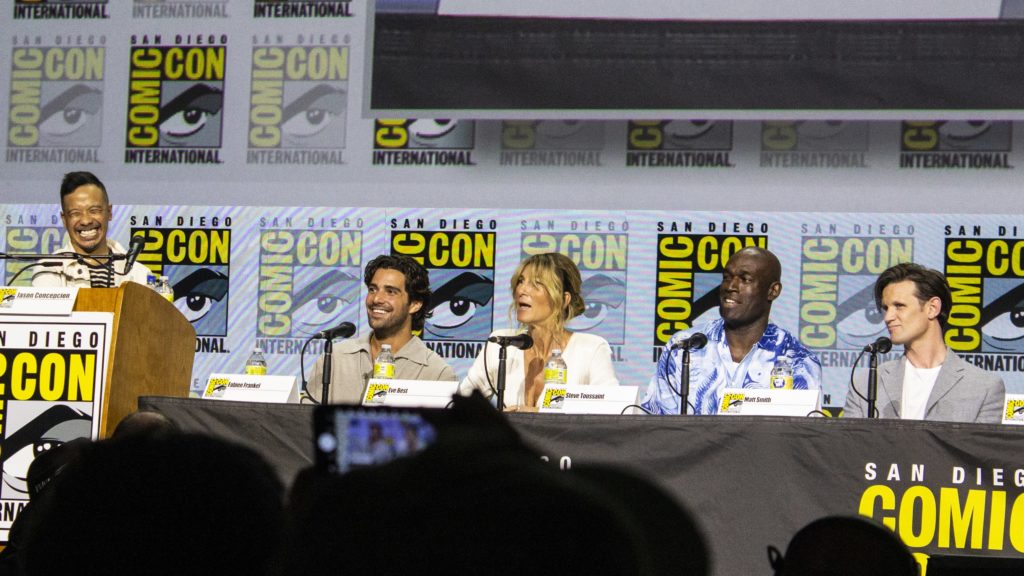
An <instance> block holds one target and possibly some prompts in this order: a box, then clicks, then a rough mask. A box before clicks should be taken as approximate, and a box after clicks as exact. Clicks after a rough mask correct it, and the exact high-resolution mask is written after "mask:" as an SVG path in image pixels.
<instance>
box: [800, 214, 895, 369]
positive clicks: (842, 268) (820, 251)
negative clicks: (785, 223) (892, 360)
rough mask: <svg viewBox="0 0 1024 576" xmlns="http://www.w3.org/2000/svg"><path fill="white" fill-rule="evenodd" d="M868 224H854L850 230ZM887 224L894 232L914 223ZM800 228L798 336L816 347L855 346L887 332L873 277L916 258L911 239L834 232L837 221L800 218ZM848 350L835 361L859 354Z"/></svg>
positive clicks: (863, 228)
mask: <svg viewBox="0 0 1024 576" xmlns="http://www.w3.org/2000/svg"><path fill="white" fill-rule="evenodd" d="M868 228H869V226H868V225H855V226H854V227H853V230H852V231H853V232H854V234H860V233H863V232H864V231H866V230H867V229H868ZM890 228H891V232H892V234H893V235H894V236H899V235H900V234H905V235H908V236H912V235H913V233H914V228H913V226H902V227H901V226H899V225H895V226H891V227H890ZM801 231H802V232H803V233H804V234H805V235H804V236H801V238H800V322H799V327H800V341H801V342H803V343H804V344H806V345H807V346H809V347H810V348H815V349H818V350H824V349H830V350H852V351H856V352H859V351H860V350H861V349H863V347H864V346H865V345H866V344H869V343H871V342H873V341H874V340H875V338H878V337H879V336H884V335H886V334H887V329H886V326H885V322H884V321H883V319H882V313H881V312H880V311H879V310H878V306H877V305H876V303H875V293H874V288H875V280H877V279H878V275H879V274H881V273H882V272H884V271H885V270H886V269H888V268H889V267H891V266H894V265H896V264H900V263H903V262H913V261H914V239H913V238H908V237H894V236H870V235H863V236H859V235H858V236H854V235H850V236H844V235H838V234H837V232H838V227H837V226H836V225H835V224H810V223H804V224H803V225H802V227H801ZM846 356H849V357H845V356H844V358H843V360H842V361H837V362H835V363H834V364H836V365H840V366H842V367H847V368H848V367H850V366H852V365H853V362H854V360H855V359H856V356H857V354H853V355H846ZM826 358H830V357H826ZM830 363H831V362H827V363H826V365H828V364H830Z"/></svg>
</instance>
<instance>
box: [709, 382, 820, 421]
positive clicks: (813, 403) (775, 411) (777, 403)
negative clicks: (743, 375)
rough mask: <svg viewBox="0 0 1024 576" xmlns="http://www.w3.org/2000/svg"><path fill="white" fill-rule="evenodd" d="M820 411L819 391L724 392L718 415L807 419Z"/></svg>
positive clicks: (742, 390) (766, 390) (755, 389)
mask: <svg viewBox="0 0 1024 576" xmlns="http://www.w3.org/2000/svg"><path fill="white" fill-rule="evenodd" d="M820 409H821V394H820V393H819V391H818V390H784V389H770V388H726V389H725V390H723V391H722V404H721V405H720V406H719V407H718V413H719V414H725V415H729V416H737V415H743V416H807V415H808V414H810V413H811V412H814V411H815V410H820Z"/></svg>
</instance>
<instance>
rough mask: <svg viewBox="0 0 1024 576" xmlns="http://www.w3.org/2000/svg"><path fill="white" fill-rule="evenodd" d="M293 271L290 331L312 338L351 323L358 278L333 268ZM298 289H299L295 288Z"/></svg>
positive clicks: (357, 291)
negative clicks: (345, 323)
mask: <svg viewBox="0 0 1024 576" xmlns="http://www.w3.org/2000/svg"><path fill="white" fill-rule="evenodd" d="M324 270H325V269H324V268H321V267H306V268H297V269H296V270H295V280H294V282H295V286H296V288H297V290H296V291H295V292H294V293H293V294H292V310H291V317H292V331H293V332H297V333H298V334H304V335H306V336H312V335H313V334H316V333H317V332H320V331H321V330H326V329H328V328H332V327H334V326H337V325H338V324H340V323H341V322H344V321H347V322H352V323H355V321H356V315H357V313H358V306H349V304H351V303H352V302H354V301H356V300H357V299H358V298H359V277H357V276H353V275H352V274H349V273H347V272H343V271H341V270H337V269H330V270H327V271H326V272H325V271H324ZM300 286H301V288H299V287H300Z"/></svg>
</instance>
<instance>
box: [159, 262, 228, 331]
mask: <svg viewBox="0 0 1024 576" xmlns="http://www.w3.org/2000/svg"><path fill="white" fill-rule="evenodd" d="M172 274H174V275H175V276H180V275H181V274H185V276H183V277H181V279H180V280H175V279H174V278H171V281H172V282H173V290H174V305H175V306H176V307H177V308H178V310H180V311H181V313H182V314H184V316H185V318H187V319H188V321H189V322H191V323H192V324H193V327H194V328H195V329H196V334H204V335H210V334H218V335H222V334H223V333H224V331H225V330H226V328H227V301H226V300H224V296H226V295H227V293H228V277H227V276H226V275H225V274H223V273H222V272H220V271H218V270H214V269H212V268H203V267H193V266H180V267H175V268H174V272H173V273H172ZM218 328H219V329H220V331H219V332H212V331H209V330H214V329H218Z"/></svg>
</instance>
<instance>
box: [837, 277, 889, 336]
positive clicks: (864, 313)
mask: <svg viewBox="0 0 1024 576" xmlns="http://www.w3.org/2000/svg"><path fill="white" fill-rule="evenodd" d="M865 282H866V285H865V286H864V287H863V288H861V289H859V290H857V291H856V292H855V293H854V294H853V295H852V296H850V297H849V298H847V299H846V300H841V301H840V302H839V305H838V306H837V307H836V332H837V335H838V337H839V339H840V340H842V342H843V343H844V344H846V345H847V346H849V347H850V348H851V349H858V348H860V347H861V346H863V345H864V344H865V343H867V342H871V341H872V340H874V339H875V338H877V337H879V336H882V335H884V334H886V333H888V330H887V329H886V327H885V320H884V318H885V315H884V314H882V312H881V311H880V310H879V309H878V306H877V305H876V304H875V284H874V282H873V281H871V279H867V280H865Z"/></svg>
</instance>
